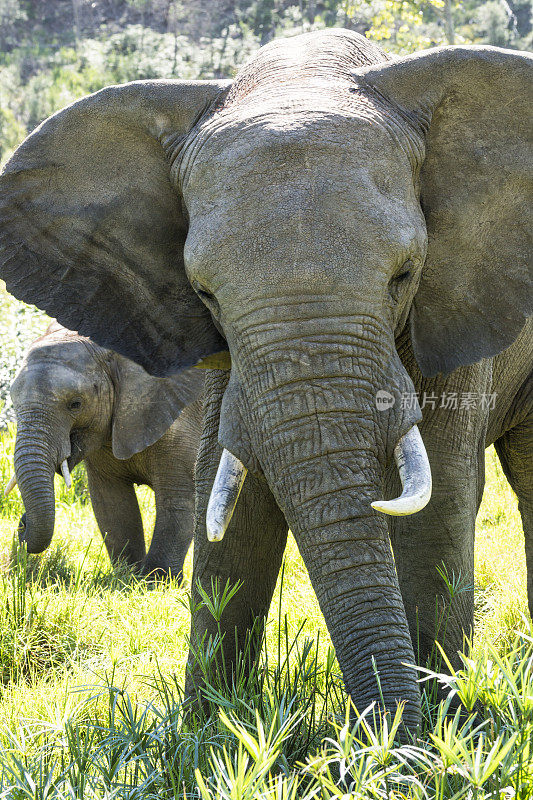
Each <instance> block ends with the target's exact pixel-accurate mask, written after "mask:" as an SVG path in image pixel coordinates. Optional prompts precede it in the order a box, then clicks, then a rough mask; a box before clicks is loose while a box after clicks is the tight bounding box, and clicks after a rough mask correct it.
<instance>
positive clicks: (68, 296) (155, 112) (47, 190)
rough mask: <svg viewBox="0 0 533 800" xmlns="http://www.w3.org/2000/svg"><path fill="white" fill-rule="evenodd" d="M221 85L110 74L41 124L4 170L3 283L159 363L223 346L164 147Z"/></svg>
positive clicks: (125, 350)
mask: <svg viewBox="0 0 533 800" xmlns="http://www.w3.org/2000/svg"><path fill="white" fill-rule="evenodd" d="M227 85H228V84H227V82H220V81H218V82H217V81H198V82H193V81H191V82H181V81H180V82H178V81H155V82H154V81H138V82H134V83H131V84H126V85H124V86H112V87H109V88H107V89H103V90H102V91H100V92H97V93H96V94H93V95H90V96H88V97H85V98H83V99H82V100H80V101H78V102H76V103H74V104H73V105H71V106H69V107H67V108H65V109H63V110H62V111H60V112H58V113H57V114H54V115H53V116H52V117H50V118H49V119H48V120H46V121H45V122H44V123H43V124H42V125H41V126H40V127H39V128H37V129H36V130H35V131H34V132H33V133H32V134H31V135H30V136H29V137H28V138H27V139H26V140H25V141H24V142H23V143H22V145H21V146H20V147H19V148H18V150H17V151H16V152H15V154H14V156H13V157H12V158H11V160H10V161H9V162H8V163H7V165H6V167H5V169H4V172H3V174H2V176H1V177H0V277H2V278H3V279H4V280H5V282H6V284H7V288H8V290H9V291H10V292H12V293H13V294H14V295H15V296H16V297H18V298H19V299H21V300H23V301H25V302H27V303H33V304H34V305H37V306H39V307H40V308H43V309H45V310H46V311H47V312H48V313H49V314H50V315H51V316H55V317H57V319H58V320H59V322H61V323H62V324H63V325H65V326H67V327H69V328H73V329H75V330H77V331H79V332H80V333H82V334H85V335H87V336H90V337H92V338H93V339H94V340H95V341H96V342H98V344H100V345H102V346H104V347H108V348H111V349H113V350H116V351H118V352H119V353H121V354H122V355H124V356H126V357H128V358H131V359H133V360H134V361H136V362H137V363H139V364H141V365H142V366H143V367H144V368H145V369H146V370H147V371H149V372H151V373H152V374H155V375H168V374H171V373H174V372H177V371H178V370H180V369H182V368H183V367H187V366H190V365H193V364H195V363H196V362H198V361H199V360H200V359H202V358H204V357H206V356H209V355H212V354H214V353H217V352H220V351H222V350H226V349H227V345H226V343H225V341H224V339H223V338H222V336H221V335H220V334H219V332H218V331H217V329H216V327H215V326H214V324H213V322H212V319H211V316H210V314H209V312H208V310H207V309H206V308H205V306H204V305H203V304H202V302H201V301H200V300H199V298H198V297H197V296H196V294H195V293H194V291H193V290H192V288H191V286H190V284H189V282H188V280H187V276H186V274H185V269H184V264H183V244H184V241H185V236H186V232H187V224H186V219H185V217H184V213H183V209H182V203H181V198H180V196H179V195H178V193H177V190H176V189H175V188H174V186H173V183H175V182H171V158H172V157H173V156H174V155H175V153H176V151H177V148H178V147H179V144H180V142H182V140H183V139H184V137H185V136H186V135H187V133H188V132H189V131H190V130H191V128H192V127H193V126H194V124H195V123H196V122H197V121H198V119H199V118H200V117H201V116H202V115H203V114H204V113H209V111H210V110H212V109H213V108H214V107H215V106H216V103H217V100H218V98H219V97H221V95H222V94H223V92H224V90H225V88H226V87H227Z"/></svg>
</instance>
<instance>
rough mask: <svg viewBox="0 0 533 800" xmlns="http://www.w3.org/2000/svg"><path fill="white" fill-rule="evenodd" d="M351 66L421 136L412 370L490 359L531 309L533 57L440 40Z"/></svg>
mask: <svg viewBox="0 0 533 800" xmlns="http://www.w3.org/2000/svg"><path fill="white" fill-rule="evenodd" d="M358 74H359V75H361V77H362V80H363V83H366V85H367V86H368V85H369V86H370V87H371V89H372V90H373V91H376V92H377V93H378V95H379V96H381V100H382V101H383V100H384V101H385V102H387V101H389V102H390V101H392V103H393V105H394V106H396V107H397V110H399V111H400V113H402V111H403V112H405V117H406V119H407V120H408V119H409V118H410V119H411V120H414V121H415V122H416V123H419V124H420V127H421V129H422V130H423V131H424V133H425V159H424V161H423V163H422V168H421V173H420V199H421V205H422V210H423V212H424V215H425V217H426V222H427V231H428V253H427V259H426V265H425V267H424V271H423V273H422V278H421V282H420V288H419V290H418V292H417V295H416V297H415V300H414V304H413V309H412V312H411V325H412V339H413V347H414V351H415V355H416V357H417V360H418V364H419V366H420V369H421V370H422V372H423V373H424V374H425V375H426V376H432V375H435V374H436V373H437V372H449V371H451V370H453V369H455V368H456V367H459V366H462V365H465V364H472V363H474V362H476V361H478V360H480V359H481V358H487V357H490V356H493V355H495V354H496V353H498V352H500V351H502V350H503V349H505V348H506V347H508V346H509V345H510V344H511V343H512V342H513V340H514V339H515V338H516V336H517V334H518V333H519V331H520V330H521V328H522V327H523V325H524V323H525V321H526V318H527V317H528V316H529V315H531V314H532V313H533V292H532V265H533V253H532V248H531V244H532V240H531V232H532V223H533V218H532V217H533V214H532V210H533V57H531V56H530V55H529V54H526V53H519V52H516V51H510V50H501V49H498V48H493V47H445V48H439V49H435V50H428V51H425V52H423V53H421V54H418V55H415V56H407V57H405V58H402V59H399V60H398V61H396V62H392V63H390V64H387V65H385V66H381V67H370V68H368V69H365V70H358ZM407 124H408V123H407Z"/></svg>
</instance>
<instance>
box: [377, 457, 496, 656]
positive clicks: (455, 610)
mask: <svg viewBox="0 0 533 800" xmlns="http://www.w3.org/2000/svg"><path fill="white" fill-rule="evenodd" d="M428 456H429V460H430V464H431V471H432V475H433V495H432V498H431V502H430V503H429V505H428V506H426V508H425V509H423V510H422V511H420V512H419V513H418V514H415V515H413V516H412V517H391V518H390V523H389V525H390V531H391V538H392V543H393V549H394V555H395V559H396V568H397V571H398V578H399V581H400V588H401V592H402V597H403V602H404V606H405V611H406V614H407V620H408V623H409V629H410V631H411V638H412V641H413V649H414V652H415V657H416V658H417V661H418V663H419V664H421V665H424V664H425V663H426V662H427V661H428V659H430V658H432V656H434V655H436V649H435V639H438V640H439V641H440V643H441V644H442V645H443V647H444V649H445V652H446V654H447V655H448V657H449V658H450V660H451V661H452V663H453V664H454V666H459V664H460V662H459V659H458V656H457V653H458V651H462V650H463V649H464V647H463V645H464V636H465V635H466V636H471V634H472V631H473V625H474V534H475V522H476V515H477V510H478V507H479V503H480V502H481V496H482V492H483V483H484V449H483V448H482V447H480V448H479V450H478V452H477V453H475V454H473V455H472V456H471V457H470V458H468V457H465V456H463V455H458V454H443V453H442V452H440V451H439V452H432V451H431V450H430V451H428ZM444 576H446V577H444ZM447 582H449V583H450V584H451V591H450V587H449V586H448V585H447Z"/></svg>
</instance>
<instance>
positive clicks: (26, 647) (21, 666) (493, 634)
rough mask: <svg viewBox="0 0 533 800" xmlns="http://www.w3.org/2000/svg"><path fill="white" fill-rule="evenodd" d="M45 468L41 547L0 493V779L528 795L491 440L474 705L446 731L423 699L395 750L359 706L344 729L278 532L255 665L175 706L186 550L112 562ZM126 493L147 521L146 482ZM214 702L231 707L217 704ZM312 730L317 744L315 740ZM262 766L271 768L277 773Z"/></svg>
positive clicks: (521, 600)
mask: <svg viewBox="0 0 533 800" xmlns="http://www.w3.org/2000/svg"><path fill="white" fill-rule="evenodd" d="M13 438H14V437H13V429H10V430H9V431H8V432H7V433H5V435H3V436H2V438H1V441H0V475H3V476H4V483H5V482H6V481H7V479H8V477H9V475H10V474H11V469H12V467H11V465H12V450H13ZM78 470H79V468H78ZM56 482H57V487H56V488H57V522H56V533H55V535H54V540H53V543H52V546H51V548H50V550H49V551H48V552H47V553H46V554H44V555H43V556H41V557H28V558H24V557H23V554H22V555H21V554H20V553H19V554H18V556H17V555H15V556H14V555H13V546H12V540H13V532H14V530H15V528H16V523H17V520H18V516H19V515H20V514H21V513H22V507H21V502H20V496H19V495H18V492H17V491H15V492H13V493H12V494H11V495H10V497H9V498H8V499H7V500H4V501H3V504H2V507H1V509H0V513H1V517H0V548H1V572H0V637H1V639H0V671H1V675H2V680H1V681H0V720H1V722H0V749H1V750H2V753H1V755H0V770H1V769H3V775H2V777H1V779H0V781H1V782H0V796H6V797H13V798H18V797H21V798H22V797H34V798H37V797H43V798H44V797H61V798H62V797H106V798H107V797H121V798H122V797H128V798H130V797H131V798H133V797H139V798H141V797H142V798H144V797H152V796H156V795H157V796H168V797H183V796H196V797H198V796H200V795H201V796H202V797H232V798H241V797H242V798H244V797H250V798H251V797H265V798H266V797H272V798H273V797H279V798H282V797H287V798H289V797H309V798H311V797H314V796H316V797H324V798H331V797H339V798H340V797H344V798H348V797H350V798H351V797H353V798H354V799H355V798H356V797H361V798H363V797H387V796H388V797H391V798H392V797H397V798H400V797H425V796H427V797H442V798H448V797H450V798H452V797H457V798H459V797H467V796H469V797H480V798H481V797H498V798H499V797H507V796H509V797H511V796H513V792H514V796H516V797H518V798H528V797H533V774H532V773H533V767H532V766H531V764H530V753H529V749H528V748H529V743H528V742H529V738H528V739H527V741H526V739H524V738H523V737H524V736H527V737H529V736H533V677H532V675H531V659H532V658H533V656H532V653H533V649H532V647H533V645H532V644H531V642H530V641H529V640H528V638H527V635H526V637H525V638H524V637H522V638H521V639H519V640H517V639H516V631H517V630H521V631H527V630H528V625H527V622H526V614H527V600H526V592H525V564H524V555H523V539H522V532H521V525H520V518H519V515H518V512H517V507H516V500H515V497H514V495H513V493H512V491H511V490H510V488H509V487H508V485H507V483H506V481H505V479H504V477H503V475H502V471H501V468H500V466H499V463H498V461H497V459H496V456H495V454H494V452H493V451H492V450H490V451H488V453H487V487H486V491H485V496H484V500H483V504H482V507H481V510H480V513H479V517H478V525H477V542H476V582H477V596H476V615H477V620H476V622H477V628H476V638H475V642H474V647H473V660H472V661H471V662H470V663H469V664H468V665H467V667H466V670H465V674H464V676H463V678H462V679H461V680H462V681H463V683H461V681H460V680H459V688H460V690H461V691H462V692H463V695H464V696H463V699H464V700H465V701H466V702H467V703H468V702H470V700H471V699H472V698H471V695H472V692H473V693H474V699H476V698H477V699H478V700H479V699H480V697H481V700H482V701H483V703H484V709H483V712H482V713H481V714H478V717H477V718H476V720H475V721H474V722H470V723H468V725H467V727H466V729H464V730H463V731H462V732H459V731H458V730H454V729H453V721H452V723H450V724H452V728H451V729H450V730H448V733H446V730H445V724H444V723H443V722H442V720H440V722H439V717H438V713H439V712H438V710H437V709H435V708H433V707H431V708H428V711H427V714H426V716H427V719H426V721H425V729H424V732H423V734H422V737H421V740H420V742H419V743H418V744H417V747H418V746H420V747H421V749H420V752H418V750H417V749H416V748H412V747H411V749H409V748H407V749H405V746H404V748H403V750H402V749H400V751H399V752H398V751H397V750H395V749H394V747H393V743H392V740H391V741H390V742H389V745H388V747H387V745H386V742H387V735H386V732H385V733H384V732H383V731H382V732H381V738H380V739H379V741H380V742H381V744H380V745H379V746H378V742H377V741H376V742H374V746H372V742H371V741H370V747H369V738H368V737H369V736H371V733H370V728H369V730H368V731H367V732H366V733H365V731H364V726H363V725H362V724H361V725H359V728H358V733H357V735H356V738H355V740H353V741H351V739H350V736H349V735H347V731H346V729H344V733H343V731H342V730H341V728H342V719H343V714H344V710H345V702H346V701H345V698H344V697H343V695H342V691H341V688H340V685H339V681H338V678H337V677H336V665H335V663H334V659H333V657H332V654H331V650H330V642H329V637H328V634H327V630H326V627H325V624H324V620H323V618H322V615H321V613H320V611H319V608H318V605H317V602H316V598H315V596H314V593H313V591H312V589H311V586H310V583H309V578H308V576H307V573H306V571H305V569H304V567H303V565H302V562H301V559H300V557H299V554H298V551H297V548H296V546H295V544H294V541H293V540H292V539H290V542H289V547H288V550H287V555H286V560H285V568H284V577H283V590H282V591H281V592H280V588H281V587H280V585H278V588H277V590H276V595H275V602H274V603H273V606H272V609H271V614H270V620H269V624H268V626H267V637H266V642H265V643H264V646H263V658H262V666H261V668H260V669H259V670H258V671H256V672H255V673H254V674H253V676H252V678H251V679H250V682H249V683H248V685H247V686H244V685H243V684H242V682H241V683H240V684H239V686H238V687H237V688H236V689H234V690H233V693H232V692H229V695H228V692H227V691H225V692H223V694H225V697H226V699H225V700H223V699H222V695H221V696H220V697H218V696H217V694H216V692H217V691H219V690H221V686H220V680H218V679H217V678H216V676H214V677H213V676H212V692H213V697H212V701H213V702H212V703H211V706H210V708H211V711H212V712H213V713H214V714H215V719H214V720H210V719H208V718H207V717H206V718H203V719H196V720H194V721H191V720H187V719H185V720H184V718H183V709H182V702H181V701H182V697H181V685H182V682H183V675H184V669H185V660H186V653H187V643H186V642H187V633H188V626H189V611H188V600H187V598H188V587H189V581H190V575H191V557H190V555H191V554H190V553H189V557H188V559H187V563H186V569H185V575H186V581H185V585H184V586H178V585H177V584H176V583H171V584H164V585H163V584H160V585H155V586H154V585H149V584H146V583H144V582H139V581H137V580H135V579H134V578H133V577H132V576H131V575H129V574H127V573H126V572H123V573H119V574H113V573H112V571H111V569H110V566H109V563H108V560H107V556H106V554H105V552H104V551H103V550H102V545H101V539H100V535H99V533H98V530H97V527H96V523H95V521H94V518H93V515H92V511H91V507H90V504H89V503H87V502H86V498H84V490H83V474H82V473H81V472H79V473H78V477H77V479H76V481H75V488H74V491H73V492H71V493H70V494H69V493H67V492H66V490H65V488H64V486H62V484H61V482H60V481H59V479H56ZM139 495H140V498H141V502H142V508H143V516H144V519H145V523H146V528H147V529H151V525H152V523H153V518H154V508H153V500H152V497H151V493H150V492H149V490H147V489H141V490H139ZM280 594H281V600H280ZM302 626H304V629H303V631H301V630H300V629H301V628H302ZM529 634H531V630H529ZM291 648H292V650H291ZM516 648H518V650H519V653H518V655H515V656H509V653H512V652H513V651H514V650H516ZM289 651H291V652H290V655H289V656H288V653H289ZM284 654H285V655H284ZM506 658H510V662H509V663H510V665H509V664H507V666H505V664H506V662H505V659H506ZM499 659H504V660H503V661H501V660H499ZM528 659H529V661H528ZM280 661H281V666H280ZM285 662H287V663H290V668H287V663H285ZM265 666H266V668H265ZM206 670H209V667H208V666H207V667H206ZM457 680H458V679H456V683H457ZM461 686H462V689H461ZM495 687H496V688H495ZM498 687H499V688H498ZM496 689H497V691H496ZM498 692H499V694H498ZM480 693H481V694H480ZM483 693H484V694H483ZM513 693H514V698H513ZM500 695H501V696H500ZM228 697H229V699H228ZM472 702H473V701H472ZM221 704H222V705H223V706H225V713H226V714H228V717H227V718H223V717H222V718H220V717H219V718H218V719H216V716H217V714H218V710H219V706H220V705H221ZM256 711H257V713H258V716H257V718H256V715H255V712H256ZM223 713H224V712H223ZM299 714H300V715H302V714H303V716H304V718H303V719H299V717H298V715H299ZM528 715H529V716H528ZM335 718H337V719H339V718H340V719H341V723H338V724H337V723H335ZM232 720H233V721H232ZM458 724H459V723H458V722H457V721H456V725H458ZM479 724H482V725H483V724H484V725H485V727H484V728H483V729H482V730H483V731H485V732H484V733H483V732H482V733H480V732H479V730H477V727H476V726H478V725H479ZM239 725H242V726H244V727H242V728H239ZM262 725H264V726H266V729H265V731H264V741H262V740H261V726H262ZM336 725H337V727H336ZM528 725H529V727H528ZM269 730H270V734H269ZM178 731H180V732H179V733H178ZM524 731H525V732H526V733H524ZM500 734H501V738H500V739H498V735H500ZM269 736H270V739H269ZM326 736H329V737H330V739H331V741H330V744H329V745H323V746H322V749H321V746H320V741H321V740H322V739H324V738H325V737H326ZM447 736H448V744H446V741H445V740H446V737H447ZM432 737H433V738H432ZM439 737H440V739H442V740H443V742H444V743H443V744H442V745H441V744H439ZM378 738H379V737H378ZM239 741H240V742H241V744H240V746H239V744H238V742H239ZM254 742H255V744H254ZM450 742H452V744H450ZM493 742H495V743H496V749H495V750H491V748H492V743H493ZM457 743H459V744H457ZM363 745H364V746H363ZM210 746H212V747H213V748H214V749H213V750H212V751H211V750H210ZM455 746H456V750H454V749H453V748H454V747H455ZM224 748H225V751H224ZM450 748H451V749H450ZM461 748H463V749H462V750H461ZM476 748H478V749H479V754H478V757H477V761H476V752H477V750H476ZM505 748H508V749H507V750H505ZM319 751H320V754H319V755H318V756H317V753H319ZM224 753H225V754H224ZM225 758H226V761H225V760H224V759H225ZM306 759H308V761H309V759H310V761H309V763H307V766H306V767H304V766H302V764H303V763H304V762H306ZM299 763H300V766H297V765H298V764H299ZM350 763H351V766H350ZM476 764H477V766H476ZM484 765H485V766H484ZM491 765H492V766H491ZM524 765H526V766H524ZM195 768H197V769H198V770H199V772H198V773H197V774H196V775H195V774H194V769H195ZM483 768H486V769H485V773H483ZM476 770H477V772H476ZM491 770H492V771H491ZM271 774H278V775H279V776H280V777H279V778H278V785H277V788H276V786H274V784H273V783H269V781H271V779H270V778H269V775H271ZM476 775H477V777H476ZM202 776H203V777H202ZM476 783H478V784H480V785H479V786H478V787H477V788H476ZM357 786H359V787H360V793H359V794H357V791H358V790H357ZM506 787H507V788H506ZM513 787H514V788H513ZM504 789H505V791H504ZM476 791H477V792H478V793H477V794H476V793H475V792H476ZM276 792H277V793H276ZM291 792H292V794H291ZM350 792H352V793H350ZM387 792H388V795H387ZM468 792H470V794H468ZM313 793H314V794H313Z"/></svg>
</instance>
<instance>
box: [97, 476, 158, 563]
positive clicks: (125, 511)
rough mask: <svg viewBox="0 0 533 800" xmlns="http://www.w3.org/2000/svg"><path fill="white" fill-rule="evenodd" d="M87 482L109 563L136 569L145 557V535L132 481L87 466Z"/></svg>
mask: <svg viewBox="0 0 533 800" xmlns="http://www.w3.org/2000/svg"><path fill="white" fill-rule="evenodd" d="M87 479H88V484H89V494H90V497H91V503H92V506H93V511H94V516H95V517H96V522H97V523H98V527H99V528H100V533H101V534H102V536H103V539H104V542H105V546H106V548H107V552H108V554H109V558H110V559H111V562H112V563H113V564H115V563H116V562H117V561H119V560H124V561H126V562H127V563H128V564H131V565H132V566H139V565H140V564H141V563H142V562H143V560H144V557H145V555H146V548H145V544H144V531H143V524H142V518H141V512H140V510H139V504H138V502H137V496H136V494H135V490H134V488H133V484H132V483H131V481H128V480H126V479H124V478H120V477H117V476H114V475H113V476H109V475H104V474H102V473H100V472H99V471H97V470H95V469H93V468H92V467H91V466H90V464H89V463H88V462H87Z"/></svg>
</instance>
